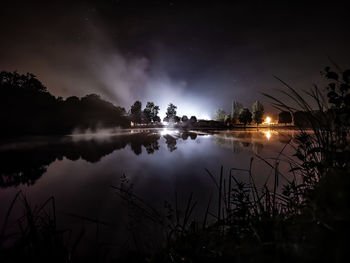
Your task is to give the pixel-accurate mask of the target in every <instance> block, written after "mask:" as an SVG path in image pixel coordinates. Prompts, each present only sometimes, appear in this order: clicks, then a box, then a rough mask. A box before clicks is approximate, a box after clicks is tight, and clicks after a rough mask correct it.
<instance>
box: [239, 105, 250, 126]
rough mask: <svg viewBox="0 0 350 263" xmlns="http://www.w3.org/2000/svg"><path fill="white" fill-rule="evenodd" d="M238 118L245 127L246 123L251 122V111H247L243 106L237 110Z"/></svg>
mask: <svg viewBox="0 0 350 263" xmlns="http://www.w3.org/2000/svg"><path fill="white" fill-rule="evenodd" d="M238 119H239V121H240V122H241V123H243V124H244V127H245V126H246V125H247V123H251V122H252V113H251V112H250V111H249V109H248V108H243V109H241V110H240V112H239V116H238Z"/></svg>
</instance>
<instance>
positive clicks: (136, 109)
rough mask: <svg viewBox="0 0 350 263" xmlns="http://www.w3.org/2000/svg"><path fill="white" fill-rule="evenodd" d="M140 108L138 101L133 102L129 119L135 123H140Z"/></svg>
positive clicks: (140, 104)
mask: <svg viewBox="0 0 350 263" xmlns="http://www.w3.org/2000/svg"><path fill="white" fill-rule="evenodd" d="M141 108H142V103H141V101H139V100H137V101H135V103H134V104H133V105H132V106H131V110H130V111H131V119H132V121H133V122H135V123H141Z"/></svg>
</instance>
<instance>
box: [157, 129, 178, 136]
mask: <svg viewBox="0 0 350 263" xmlns="http://www.w3.org/2000/svg"><path fill="white" fill-rule="evenodd" d="M177 132H178V131H177V130H169V129H167V128H164V129H163V130H161V132H160V135H162V136H164V135H174V134H176V133H177Z"/></svg>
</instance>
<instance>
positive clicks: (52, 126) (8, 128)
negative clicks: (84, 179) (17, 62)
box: [0, 71, 129, 135]
mask: <svg viewBox="0 0 350 263" xmlns="http://www.w3.org/2000/svg"><path fill="white" fill-rule="evenodd" d="M0 94H1V96H0V123H1V129H0V133H1V134H7V135H21V134H68V133H71V132H73V131H74V130H75V129H87V128H89V129H98V128H100V127H115V126H121V127H127V126H128V125H129V120H128V118H127V116H126V112H125V109H124V108H122V107H119V106H115V105H113V104H112V103H110V102H108V101H106V100H103V99H102V98H101V97H100V96H99V95H96V94H89V95H86V96H84V97H82V98H78V97H76V96H71V97H68V98H66V99H63V98H62V97H55V96H53V95H52V94H50V93H49V92H48V91H47V88H46V87H45V86H44V85H43V84H42V83H41V82H40V81H39V80H38V79H37V78H36V77H35V76H34V75H33V74H30V73H27V74H22V75H21V74H18V73H17V72H13V73H12V72H6V71H2V72H0Z"/></svg>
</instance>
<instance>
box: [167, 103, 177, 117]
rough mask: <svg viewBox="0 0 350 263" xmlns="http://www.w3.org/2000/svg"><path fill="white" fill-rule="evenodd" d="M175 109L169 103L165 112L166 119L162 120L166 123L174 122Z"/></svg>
mask: <svg viewBox="0 0 350 263" xmlns="http://www.w3.org/2000/svg"><path fill="white" fill-rule="evenodd" d="M176 109H177V107H176V106H175V105H174V104H172V103H170V104H169V106H168V108H167V110H166V113H165V114H166V117H165V118H164V120H166V121H168V122H176V120H175V117H176Z"/></svg>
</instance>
